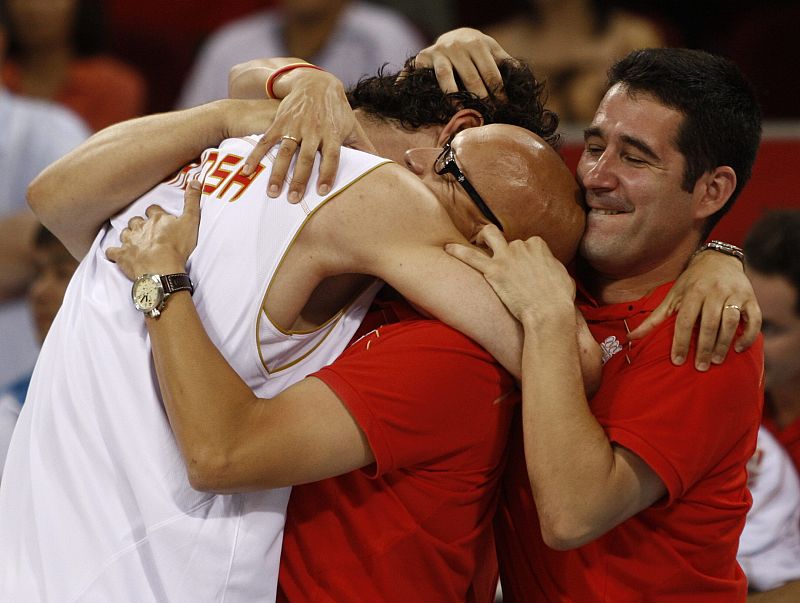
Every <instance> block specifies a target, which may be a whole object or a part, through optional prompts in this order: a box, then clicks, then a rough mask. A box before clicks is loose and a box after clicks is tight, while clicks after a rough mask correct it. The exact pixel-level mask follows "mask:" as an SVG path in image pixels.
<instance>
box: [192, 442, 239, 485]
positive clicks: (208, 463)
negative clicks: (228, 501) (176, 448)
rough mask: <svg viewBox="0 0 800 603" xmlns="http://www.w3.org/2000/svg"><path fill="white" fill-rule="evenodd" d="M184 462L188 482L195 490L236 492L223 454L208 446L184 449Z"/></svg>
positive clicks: (229, 467) (229, 468) (228, 465)
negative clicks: (199, 448) (198, 448)
mask: <svg viewBox="0 0 800 603" xmlns="http://www.w3.org/2000/svg"><path fill="white" fill-rule="evenodd" d="M184 462H185V464H186V473H187V475H188V477H189V484H190V485H191V486H192V488H194V489H195V490H197V491H199V492H209V493H212V494H227V493H231V492H236V489H235V484H233V483H232V481H231V476H232V475H233V471H231V463H230V462H229V461H228V460H227V457H226V455H225V454H222V453H220V452H218V451H214V450H209V449H208V448H205V449H202V450H185V451H184Z"/></svg>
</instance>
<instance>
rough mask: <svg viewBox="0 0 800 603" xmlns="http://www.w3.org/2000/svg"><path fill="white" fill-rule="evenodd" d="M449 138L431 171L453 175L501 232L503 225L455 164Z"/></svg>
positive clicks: (440, 174) (454, 156)
mask: <svg viewBox="0 0 800 603" xmlns="http://www.w3.org/2000/svg"><path fill="white" fill-rule="evenodd" d="M451 142H452V139H451V140H448V141H447V143H446V144H445V145H444V147H443V148H442V152H441V153H440V154H439V156H438V157H437V158H436V161H435V162H434V164H433V171H434V172H436V173H437V174H438V175H439V176H442V175H443V174H451V175H452V176H454V177H455V179H456V180H457V181H458V183H459V184H460V185H461V186H462V188H463V189H464V190H465V191H466V192H467V194H468V195H469V198H470V199H472V201H473V202H474V203H475V205H477V206H478V209H479V210H481V213H482V214H483V215H484V217H485V218H486V219H487V220H489V221H490V222H491V223H492V224H494V225H495V226H497V228H499V229H500V231H501V232H502V230H503V225H502V224H500V220H498V219H497V216H495V215H494V213H492V210H491V209H489V206H488V205H486V202H485V201H484V200H483V199H481V196H480V195H479V194H478V191H476V190H475V187H474V186H472V185H471V184H470V183H469V180H467V177H466V176H464V174H463V173H462V172H461V170H460V169H459V167H458V165H457V164H456V155H455V153H454V152H453V149H452V148H451V147H450V143H451Z"/></svg>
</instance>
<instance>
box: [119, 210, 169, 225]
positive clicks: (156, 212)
mask: <svg viewBox="0 0 800 603" xmlns="http://www.w3.org/2000/svg"><path fill="white" fill-rule="evenodd" d="M164 213H166V212H165V211H164V209H163V208H162V207H161V206H160V205H151V206H150V207H148V208H147V209H146V210H144V215H145V216H147V219H148V220H152V219H153V218H154V217H155V216H157V215H159V214H164ZM134 219H135V218H131V220H134ZM142 222H144V220H142ZM128 226H129V227H130V222H128Z"/></svg>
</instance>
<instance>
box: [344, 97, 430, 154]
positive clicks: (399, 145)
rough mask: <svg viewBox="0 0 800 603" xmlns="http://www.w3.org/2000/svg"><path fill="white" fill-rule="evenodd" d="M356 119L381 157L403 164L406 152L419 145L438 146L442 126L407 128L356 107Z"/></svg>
mask: <svg viewBox="0 0 800 603" xmlns="http://www.w3.org/2000/svg"><path fill="white" fill-rule="evenodd" d="M355 114H356V120H357V121H358V123H359V125H360V126H361V128H362V130H364V134H366V135H367V138H369V139H370V141H371V142H372V144H373V146H374V147H375V152H376V153H377V154H378V155H380V156H381V157H386V158H387V159H391V160H392V161H394V162H395V163H399V164H400V165H403V163H404V161H405V152H406V151H407V150H408V149H413V148H417V147H431V146H438V135H439V132H440V131H441V126H428V127H425V128H419V129H417V130H407V129H405V128H403V127H402V126H401V125H400V124H399V123H397V122H395V121H393V120H383V119H380V118H377V117H374V116H372V115H369V114H367V113H365V112H364V111H362V110H361V109H356V111H355Z"/></svg>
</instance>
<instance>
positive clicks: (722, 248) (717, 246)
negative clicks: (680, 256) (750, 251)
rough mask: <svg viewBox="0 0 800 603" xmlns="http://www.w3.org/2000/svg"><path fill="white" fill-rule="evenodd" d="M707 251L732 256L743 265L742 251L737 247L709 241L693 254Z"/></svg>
mask: <svg viewBox="0 0 800 603" xmlns="http://www.w3.org/2000/svg"><path fill="white" fill-rule="evenodd" d="M708 249H713V250H714V251H719V252H720V253H724V254H725V255H730V256H733V257H735V258H736V259H737V260H739V261H740V262H742V263H743V264H744V250H742V248H741V247H737V246H736V245H731V244H730V243H725V242H723V241H709V242H708V243H706V244H705V245H703V246H702V247H700V249H698V250H697V251H695V254H697V253H700V252H702V251H706V250H708Z"/></svg>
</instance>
